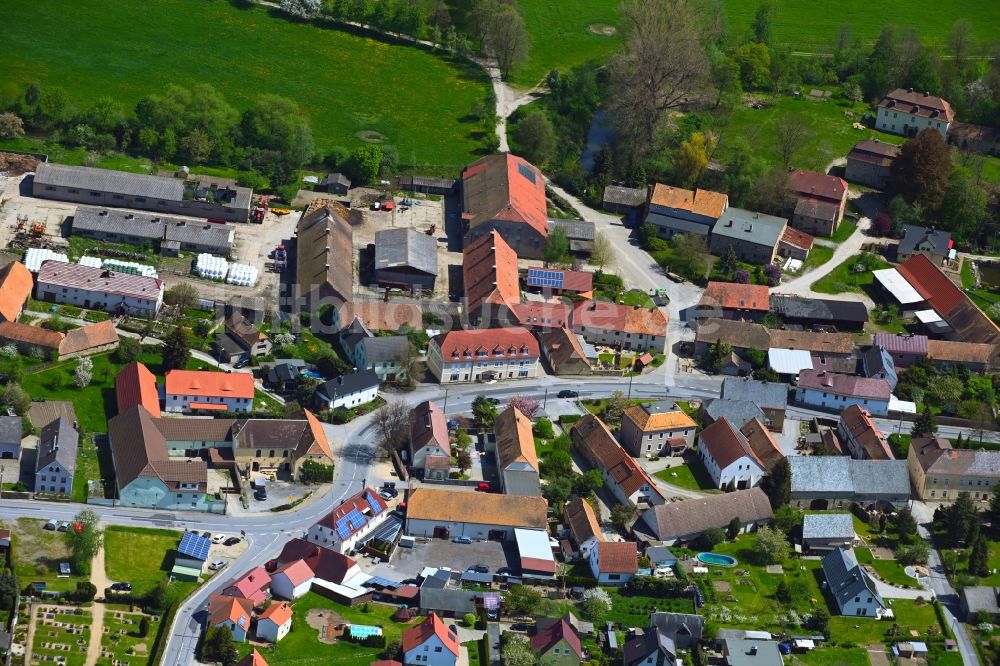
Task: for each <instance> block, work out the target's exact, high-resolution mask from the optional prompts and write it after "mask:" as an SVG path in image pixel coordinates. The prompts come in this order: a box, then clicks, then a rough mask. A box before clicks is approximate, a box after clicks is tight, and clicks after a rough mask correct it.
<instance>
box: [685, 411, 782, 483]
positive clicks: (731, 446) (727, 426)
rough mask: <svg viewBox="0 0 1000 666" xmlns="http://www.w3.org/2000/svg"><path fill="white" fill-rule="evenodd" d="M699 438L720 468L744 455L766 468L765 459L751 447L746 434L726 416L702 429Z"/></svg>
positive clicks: (701, 445)
mask: <svg viewBox="0 0 1000 666" xmlns="http://www.w3.org/2000/svg"><path fill="white" fill-rule="evenodd" d="M698 438H699V439H700V443H699V446H700V447H704V448H705V450H706V451H707V452H708V453H709V455H711V456H712V459H713V460H715V462H716V464H717V465H718V466H719V469H720V470H721V469H725V468H726V467H728V466H729V465H731V464H733V463H734V462H736V461H737V460H739V459H740V458H742V457H744V456H746V457H748V458H750V459H751V460H753V461H754V462H756V463H757V464H758V465H760V466H761V468H764V469H766V468H765V467H764V463H763V461H761V459H760V458H758V457H757V454H756V453H754V451H753V449H752V448H750V442H748V441H747V438H746V436H744V435H743V433H742V432H740V431H739V430H737V429H736V427H735V426H734V425H733V424H732V422H731V421H730V420H729V419H728V418H726V417H725V416H723V417H721V418H720V419H719V420H718V421H715V422H713V423H712V425H710V426H708V427H707V428H705V429H704V430H702V431H701V434H700V435H698Z"/></svg>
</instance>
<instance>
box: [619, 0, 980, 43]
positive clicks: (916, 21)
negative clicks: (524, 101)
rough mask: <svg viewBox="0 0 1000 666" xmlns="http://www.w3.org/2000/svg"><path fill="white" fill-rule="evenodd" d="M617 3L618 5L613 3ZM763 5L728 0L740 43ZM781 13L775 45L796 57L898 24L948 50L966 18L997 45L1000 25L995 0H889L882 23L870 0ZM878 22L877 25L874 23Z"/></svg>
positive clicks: (778, 3)
mask: <svg viewBox="0 0 1000 666" xmlns="http://www.w3.org/2000/svg"><path fill="white" fill-rule="evenodd" d="M608 1H609V2H613V0H608ZM760 4H761V3H759V2H746V0H722V5H723V6H724V7H725V9H726V16H727V17H728V19H729V29H730V32H731V33H732V34H733V35H734V37H735V38H736V39H737V40H742V39H743V37H744V36H745V35H746V34H747V31H748V29H749V26H750V23H751V22H752V21H753V18H754V14H755V13H756V11H757V7H759V6H760ZM771 5H772V6H774V7H775V9H776V13H775V15H774V18H773V20H772V26H773V31H774V42H775V44H776V45H778V46H787V47H790V48H791V49H792V50H794V51H804V52H809V53H832V52H833V46H834V42H835V40H836V37H837V31H838V30H839V28H840V26H841V25H844V24H846V25H848V26H850V28H851V35H852V38H859V39H861V40H862V42H863V43H864V44H865V45H868V46H870V45H871V44H874V43H875V40H876V39H877V38H878V35H879V31H881V29H882V26H884V25H889V24H896V25H898V26H901V27H904V28H909V27H913V28H915V29H916V31H917V34H918V35H920V37H921V39H922V40H923V42H924V44H925V45H930V46H935V47H943V46H944V45H945V44H946V43H947V40H948V34H949V33H950V32H951V29H952V26H953V25H954V24H955V21H956V20H958V19H960V18H966V19H968V20H969V21H971V22H972V32H973V34H974V35H975V37H976V39H977V40H979V41H980V43H991V42H992V40H994V39H995V38H996V26H997V25H998V24H1000V4H998V3H996V2H991V1H990V0H964V1H963V2H943V3H933V2H929V1H928V0H920V1H919V2H917V3H908V2H903V1H902V0H887V2H883V3H880V4H879V8H878V15H879V16H881V17H885V18H882V19H877V18H876V17H875V16H874V15H873V13H872V5H871V4H869V3H867V2H864V0H844V1H843V2H838V3H837V10H836V11H834V12H820V11H816V9H817V5H816V4H815V3H813V2H808V1H807V0H774V1H773V2H771ZM873 19H874V20H873Z"/></svg>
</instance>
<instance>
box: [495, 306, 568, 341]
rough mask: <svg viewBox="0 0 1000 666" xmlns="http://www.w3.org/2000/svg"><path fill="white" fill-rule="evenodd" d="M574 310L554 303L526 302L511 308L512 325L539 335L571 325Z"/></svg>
mask: <svg viewBox="0 0 1000 666" xmlns="http://www.w3.org/2000/svg"><path fill="white" fill-rule="evenodd" d="M571 313H572V310H571V309H570V307H569V306H568V305H566V304H564V303H555V302H552V301H526V302H524V303H515V304H514V305H512V306H511V307H510V314H511V317H512V323H514V324H515V325H521V326H524V327H525V328H526V329H528V330H529V331H531V332H533V333H535V334H536V335H537V334H538V333H541V332H544V331H548V330H551V329H554V328H565V327H567V326H569V325H570V315H571Z"/></svg>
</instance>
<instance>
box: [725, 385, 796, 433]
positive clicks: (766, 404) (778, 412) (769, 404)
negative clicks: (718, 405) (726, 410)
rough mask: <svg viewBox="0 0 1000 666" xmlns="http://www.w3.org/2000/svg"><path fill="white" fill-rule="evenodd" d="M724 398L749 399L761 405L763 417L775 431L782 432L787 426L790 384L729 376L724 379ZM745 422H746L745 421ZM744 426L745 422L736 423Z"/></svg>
mask: <svg viewBox="0 0 1000 666" xmlns="http://www.w3.org/2000/svg"><path fill="white" fill-rule="evenodd" d="M722 398H723V399H724V400H747V401H750V402H753V403H754V404H756V405H757V406H759V407H760V409H761V411H762V412H763V413H764V418H762V419H761V421H763V422H764V423H765V424H766V425H767V427H768V428H770V429H771V430H772V431H773V432H781V431H782V430H784V427H785V409H786V408H787V407H788V386H787V385H786V384H780V383H778V382H765V381H761V380H757V379H750V378H749V377H744V378H736V377H727V378H726V379H723V380H722ZM744 423H745V422H744ZM734 425H736V427H737V428H742V427H743V423H740V424H736V423H735V422H734Z"/></svg>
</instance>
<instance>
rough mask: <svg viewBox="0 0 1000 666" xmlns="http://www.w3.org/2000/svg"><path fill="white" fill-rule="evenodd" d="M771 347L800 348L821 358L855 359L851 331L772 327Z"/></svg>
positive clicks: (770, 333) (770, 332)
mask: <svg viewBox="0 0 1000 666" xmlns="http://www.w3.org/2000/svg"><path fill="white" fill-rule="evenodd" d="M769 335H770V336H771V347H778V348H781V349H799V350H804V351H807V352H809V353H810V354H812V355H813V356H819V357H820V358H836V359H853V358H854V337H853V336H852V335H851V334H850V333H820V332H813V331H792V330H787V329H778V328H774V329H770V330H769Z"/></svg>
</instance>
